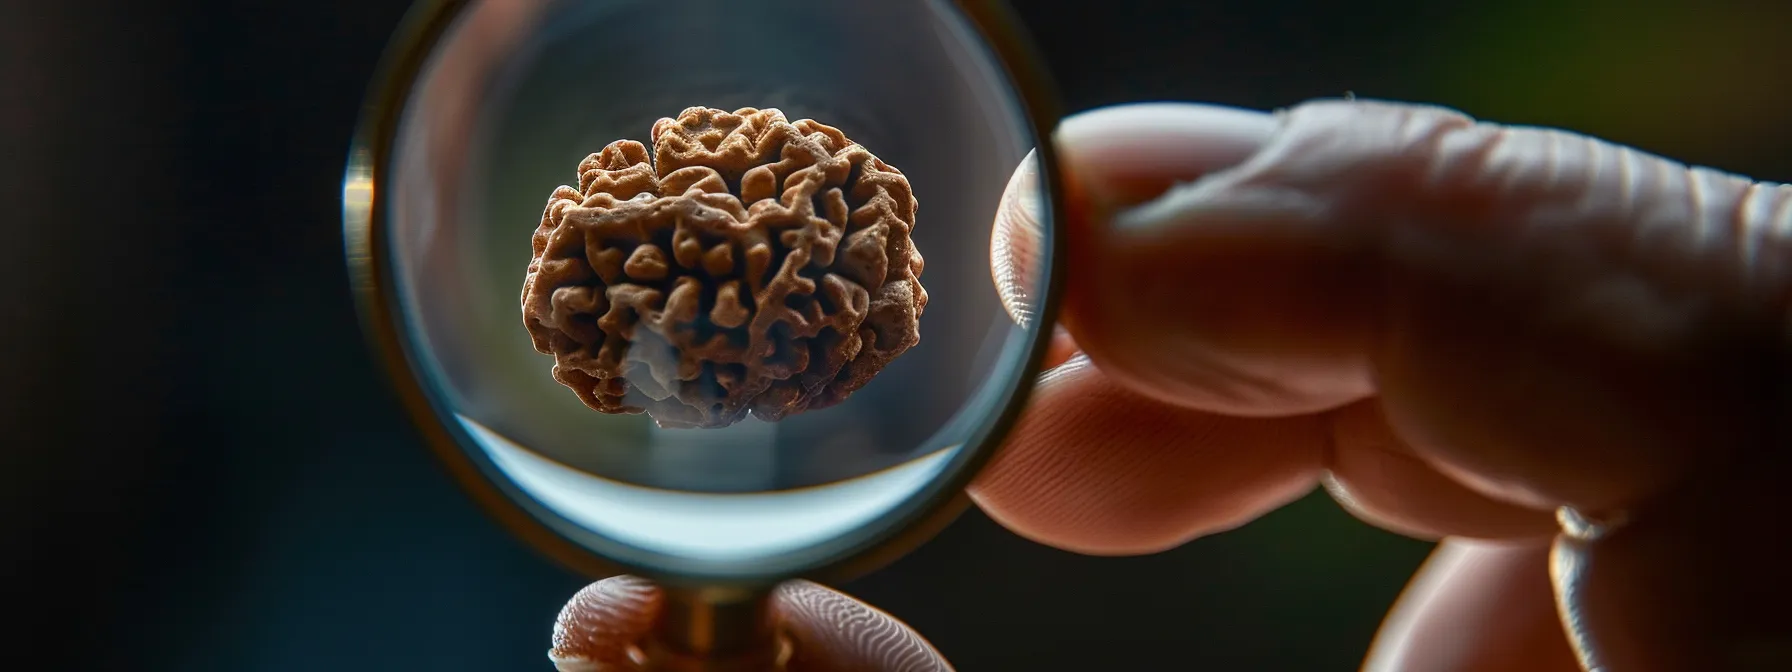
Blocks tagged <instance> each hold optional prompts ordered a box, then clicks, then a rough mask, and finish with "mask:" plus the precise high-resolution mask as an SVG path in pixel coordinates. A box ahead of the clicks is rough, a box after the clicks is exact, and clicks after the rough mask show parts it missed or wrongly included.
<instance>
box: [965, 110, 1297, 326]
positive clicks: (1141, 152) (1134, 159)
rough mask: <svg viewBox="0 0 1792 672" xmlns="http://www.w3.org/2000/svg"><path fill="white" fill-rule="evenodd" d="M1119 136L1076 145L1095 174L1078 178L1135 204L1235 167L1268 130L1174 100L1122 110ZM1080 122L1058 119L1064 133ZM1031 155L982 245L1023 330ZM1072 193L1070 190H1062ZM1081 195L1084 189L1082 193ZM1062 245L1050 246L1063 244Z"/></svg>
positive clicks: (1035, 274)
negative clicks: (1191, 119)
mask: <svg viewBox="0 0 1792 672" xmlns="http://www.w3.org/2000/svg"><path fill="white" fill-rule="evenodd" d="M1197 108H1198V109H1201V110H1203V111H1204V116H1203V120H1202V124H1201V126H1200V127H1199V128H1195V127H1192V126H1191V125H1190V124H1188V123H1186V121H1185V119H1184V117H1185V116H1186V115H1187V114H1188V111H1189V110H1190V109H1197ZM1117 109H1122V110H1124V114H1125V115H1126V118H1127V119H1126V124H1125V128H1126V129H1127V131H1129V132H1128V133H1126V134H1113V135H1108V136H1104V137H1103V139H1102V142H1100V143H1087V144H1085V145H1083V146H1079V147H1077V148H1076V151H1078V153H1079V156H1078V157H1077V158H1078V161H1079V163H1082V164H1089V165H1099V166H1102V170H1100V171H1098V172H1094V173H1090V174H1087V175H1081V177H1084V178H1085V179H1087V180H1093V181H1099V184H1098V185H1095V187H1094V188H1095V189H1096V190H1097V191H1099V192H1101V193H1103V194H1104V195H1105V197H1106V198H1107V199H1109V201H1110V202H1117V203H1128V204H1131V203H1139V202H1143V201H1146V200H1149V199H1151V198H1153V197H1155V196H1157V195H1158V194H1161V193H1163V192H1164V190H1166V189H1168V188H1170V187H1171V186H1172V185H1173V184H1175V182H1177V181H1178V180H1183V179H1188V178H1189V177H1191V176H1196V175H1200V174H1203V173H1206V172H1210V171H1214V170H1219V169H1221V168H1224V167H1227V166H1231V165H1235V164H1237V163H1238V162H1239V161H1242V160H1244V159H1245V157H1247V156H1249V155H1250V154H1251V153H1252V152H1254V151H1256V149H1257V148H1258V147H1259V146H1261V145H1262V143H1263V142H1264V140H1265V139H1266V138H1267V137H1268V135H1269V132H1270V131H1271V130H1272V129H1273V124H1272V122H1271V120H1270V118H1269V117H1268V116H1267V115H1264V114H1262V113H1259V112H1253V111H1250V110H1238V109H1231V108H1218V107H1211V106H1190V105H1181V104H1175V103H1152V104H1140V105H1129V106H1126V107H1125V108H1117ZM1083 119H1084V117H1072V118H1070V119H1068V120H1066V121H1065V124H1066V126H1068V127H1069V128H1070V129H1071V130H1070V132H1071V133H1073V134H1074V133H1075V132H1076V126H1077V125H1078V124H1081V123H1083V121H1082V120H1083ZM1042 186H1043V185H1042V183H1041V182H1040V179H1039V157H1038V155H1037V153H1035V152H1029V153H1028V154H1027V156H1026V157H1025V158H1023V159H1021V162H1020V166H1019V167H1017V168H1016V169H1015V171H1014V174H1013V175H1011V176H1009V179H1008V186H1007V188H1006V189H1004V190H1003V192H1002V200H1001V203H1000V206H999V207H998V208H997V210H996V218H995V226H994V230H993V234H992V237H991V240H990V248H989V249H990V269H991V271H992V273H993V275H994V277H995V282H996V289H997V292H998V294H999V295H1000V296H1001V298H1002V305H1003V306H1004V307H1005V308H1007V309H1008V312H1009V315H1010V316H1012V317H1014V319H1015V321H1016V322H1017V323H1020V324H1022V325H1025V324H1026V323H1027V321H1028V316H1030V315H1031V314H1032V313H1033V312H1034V311H1035V310H1037V308H1038V306H1037V302H1038V300H1039V298H1040V296H1039V293H1038V284H1039V283H1040V282H1041V281H1042V280H1044V268H1045V267H1044V264H1045V258H1044V256H1043V254H1042V249H1043V247H1044V244H1045V243H1044V226H1043V222H1044V221H1045V218H1044V217H1043V215H1042V213H1041V210H1042V208H1043V207H1044V205H1045V203H1046V199H1045V198H1044V195H1043V193H1042V191H1041V188H1042ZM1069 186H1070V187H1071V188H1073V189H1074V188H1076V186H1077V185H1074V184H1072V185H1069ZM1085 191H1086V190H1085ZM1068 242H1069V241H1058V245H1060V246H1062V245H1066V244H1068Z"/></svg>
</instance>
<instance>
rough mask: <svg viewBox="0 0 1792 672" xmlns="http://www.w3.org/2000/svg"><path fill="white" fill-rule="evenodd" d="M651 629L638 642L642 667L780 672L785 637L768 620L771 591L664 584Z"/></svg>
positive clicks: (679, 671)
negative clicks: (641, 640) (661, 599)
mask: <svg viewBox="0 0 1792 672" xmlns="http://www.w3.org/2000/svg"><path fill="white" fill-rule="evenodd" d="M664 595H665V602H664V603H663V605H664V606H663V607H662V608H661V611H660V617H659V621H658V622H656V623H655V624H654V630H653V633H652V634H651V635H650V636H649V637H648V638H647V641H645V642H643V643H642V645H641V653H642V654H643V661H642V668H643V669H644V670H645V671H646V672H780V671H782V670H783V669H784V667H785V663H786V662H787V661H788V660H789V658H790V642H789V640H787V639H786V638H784V637H783V636H782V635H781V634H780V633H779V631H778V629H777V626H776V624H775V623H774V622H773V617H772V609H771V600H772V593H771V591H770V590H769V589H767V590H745V589H735V588H695V589H680V588H674V587H667V588H665V593H664Z"/></svg>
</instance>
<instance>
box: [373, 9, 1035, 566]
mask: <svg viewBox="0 0 1792 672" xmlns="http://www.w3.org/2000/svg"><path fill="white" fill-rule="evenodd" d="M937 3H938V4H939V5H943V6H944V7H946V8H950V9H956V10H957V11H958V12H959V14H960V16H961V17H962V18H963V19H965V20H966V21H967V22H968V23H969V24H970V26H971V27H972V28H973V29H975V30H976V31H977V32H978V33H979V34H980V35H981V36H982V37H983V38H984V40H983V43H984V45H985V46H987V47H988V48H989V49H990V51H991V55H992V56H993V59H992V61H993V62H994V63H995V64H996V65H998V66H1000V67H1001V68H1002V70H1003V72H1002V73H1001V74H1002V75H1004V79H1005V80H1006V81H1007V82H1008V83H1009V84H1010V85H1011V86H1013V87H1014V91H1015V93H1016V94H1017V96H1018V98H1019V99H1020V102H1021V104H1022V106H1023V109H1022V112H1023V115H1024V116H1025V118H1026V120H1027V122H1028V123H1029V124H1030V126H1031V129H1030V130H1031V131H1032V136H1033V137H1035V138H1040V139H1048V138H1050V137H1052V133H1053V131H1055V129H1056V126H1057V121H1058V119H1059V118H1060V117H1061V112H1060V107H1059V105H1058V102H1057V95H1056V91H1055V89H1054V87H1053V86H1052V85H1051V83H1050V79H1049V77H1048V76H1047V73H1046V71H1045V70H1044V68H1043V65H1042V63H1043V61H1041V60H1040V59H1039V58H1038V57H1037V55H1036V52H1035V51H1034V49H1033V48H1032V46H1031V44H1030V43H1029V42H1028V40H1027V39H1026V38H1025V37H1024V35H1023V33H1022V31H1021V29H1020V24H1019V22H1018V20H1017V19H1016V18H1015V17H1014V16H1013V14H1012V13H1011V10H1010V9H1009V8H1008V7H1007V5H1006V4H1005V3H1004V2H1000V1H999V0H937ZM469 4H471V1H470V0H420V2H419V3H418V4H417V5H415V6H413V8H412V9H411V10H410V12H409V13H408V14H407V16H406V18H405V20H404V23H403V24H401V26H400V28H399V29H398V31H396V34H395V35H394V37H393V39H392V41H391V44H390V46H389V47H388V49H387V53H386V54H385V55H384V57H383V58H382V60H381V65H380V67H379V69H378V71H377V72H376V74H375V77H374V79H373V84H372V86H371V89H370V92H369V94H368V96H367V98H366V100H367V101H368V102H367V104H366V106H365V107H364V109H363V113H362V117H361V120H360V122H359V125H358V127H357V130H356V134H355V137H354V139H353V140H352V142H351V145H350V151H349V160H348V164H347V167H346V170H345V173H344V179H343V229H344V241H345V256H346V261H347V267H348V272H349V274H350V279H351V286H352V290H353V293H354V295H355V300H356V303H357V306H358V308H359V311H360V316H361V321H362V328H363V331H364V333H365V334H366V336H367V337H368V338H369V340H370V341H372V350H373V352H374V354H375V356H376V357H377V359H378V360H379V361H380V362H381V364H382V368H384V369H385V372H386V375H387V377H388V379H389V380H390V381H391V382H392V384H393V386H394V390H395V392H396V393H397V395H398V397H399V398H400V400H401V402H402V403H403V405H404V407H405V409H406V411H407V413H408V414H409V415H410V417H411V419H412V421H413V422H412V424H413V425H414V426H416V427H417V428H418V430H419V432H420V434H422V437H423V439H424V440H425V442H426V444H427V445H428V446H429V447H430V449H431V450H432V451H433V452H434V453H435V454H436V456H437V458H438V460H439V462H440V463H441V464H443V465H444V467H445V468H447V470H448V471H449V473H450V475H451V476H452V477H453V478H454V479H455V480H456V481H457V482H458V483H459V484H460V486H461V487H462V488H463V489H464V490H465V491H466V492H468V494H469V495H471V496H472V497H473V498H474V499H475V501H476V502H478V504H479V505H480V506H481V507H482V508H484V509H485V510H486V511H487V512H488V514H490V515H492V516H493V517H494V518H495V519H496V520H497V521H498V522H499V523H500V524H501V525H503V526H504V527H505V528H507V529H508V530H510V531H511V532H512V533H513V534H515V535H517V537H518V538H520V539H522V540H523V541H524V542H525V543H527V544H529V545H530V546H532V547H534V548H535V549H536V550H538V551H539V552H542V553H543V554H545V555H547V556H548V557H549V558H551V559H553V560H554V561H556V562H558V563H559V564H561V565H563V566H565V567H567V568H569V569H572V570H574V571H576V572H579V573H581V574H584V575H586V576H590V577H593V578H596V577H603V576H611V575H615V574H620V573H632V574H637V575H642V576H646V577H649V578H652V579H655V580H658V581H661V582H662V583H665V584H667V585H669V586H680V585H697V584H701V585H706V586H715V585H718V584H727V585H743V586H763V585H765V584H768V583H772V582H776V581H781V580H784V579H788V578H792V577H804V578H810V579H813V580H817V581H821V582H835V581H843V580H846V579H849V578H852V577H855V576H859V575H862V574H864V573H866V572H869V571H871V570H873V569H876V568H878V567H880V566H883V565H885V564H888V563H889V562H891V561H894V560H895V559H896V558H898V557H901V556H902V555H904V554H906V553H907V552H909V551H911V550H913V549H914V548H915V547H917V546H919V545H920V544H921V543H922V542H924V541H925V540H927V539H929V538H931V537H932V536H934V535H935V534H937V533H938V532H939V531H940V530H941V529H943V528H944V527H945V526H946V525H947V524H949V523H950V522H951V521H952V520H954V519H956V518H957V516H958V515H959V514H961V513H962V512H963V511H964V510H965V508H966V507H968V506H969V503H970V502H969V498H968V496H967V495H966V494H965V493H964V489H965V487H966V486H967V485H969V483H970V481H971V479H973V478H975V477H976V475H977V474H978V473H979V472H980V471H981V469H982V467H983V465H984V464H985V463H986V462H987V461H988V460H989V458H990V457H992V456H993V453H994V452H995V450H996V448H997V447H998V445H999V443H1000V440H1001V439H1002V437H1004V436H1006V435H1007V433H1008V432H1009V430H1010V429H1011V428H1012V427H1013V425H1014V422H1015V421H1016V419H1017V418H1018V416H1019V414H1020V412H1021V410H1022V409H1023V408H1024V407H1025V404H1026V401H1027V399H1028V397H1029V396H1030V395H1031V392H1032V389H1033V385H1034V382H1035V380H1036V378H1037V374H1038V372H1039V369H1040V364H1041V362H1042V360H1043V358H1044V355H1045V352H1046V349H1047V346H1048V344H1049V342H1050V339H1051V333H1052V330H1051V329H1050V327H1049V325H1051V324H1054V323H1055V321H1056V317H1057V314H1058V304H1059V294H1060V286H1061V284H1062V276H1063V271H1062V266H1063V259H1062V256H1063V255H1062V254H1060V253H1059V252H1058V246H1059V245H1060V244H1061V243H1060V241H1061V240H1062V235H1063V233H1062V231H1063V224H1062V221H1061V213H1062V212H1063V211H1064V203H1063V195H1062V189H1063V185H1062V183H1061V179H1060V176H1059V173H1058V171H1057V165H1058V164H1057V156H1056V152H1055V151H1054V149H1053V147H1052V146H1051V143H1050V142H1042V143H1040V144H1039V146H1037V147H1036V148H1035V149H1034V152H1035V156H1036V158H1037V160H1038V161H1039V166H1040V175H1041V179H1043V180H1045V181H1046V185H1045V186H1046V189H1045V191H1046V193H1047V194H1048V196H1049V199H1050V202H1049V203H1047V206H1048V209H1047V212H1046V213H1045V216H1044V217H1043V219H1044V220H1045V221H1043V222H1042V223H1041V224H1042V225H1043V226H1044V228H1045V229H1046V231H1047V235H1046V236H1045V240H1046V246H1047V250H1046V252H1047V253H1046V255H1044V258H1045V259H1046V260H1047V262H1046V265H1047V268H1046V277H1045V279H1044V283H1045V286H1044V287H1043V289H1044V291H1043V292H1042V294H1043V296H1044V301H1043V302H1042V305H1040V306H1039V308H1038V310H1039V312H1038V316H1039V325H1040V326H1039V327H1038V328H1035V329H1032V330H1031V332H1030V333H1027V340H1028V341H1029V342H1028V343H1027V347H1026V350H1025V352H1024V355H1023V356H1024V358H1025V363H1024V365H1023V367H1022V369H1021V372H1020V375H1017V376H1015V377H1014V380H1013V381H1012V382H1011V383H1009V385H1008V389H1006V390H1002V391H1001V392H1000V394H1001V396H1004V397H1007V400H1006V401H1005V402H1004V403H1003V404H1002V409H1003V410H1002V412H1001V414H1000V415H999V416H998V417H997V418H996V419H995V421H994V422H992V423H989V424H987V425H985V426H984V427H983V428H982V430H981V431H979V432H977V433H975V434H974V435H973V436H971V437H969V439H968V440H967V441H966V442H965V443H964V444H963V447H962V448H961V449H959V450H957V451H955V452H956V454H955V455H954V456H953V459H952V460H951V463H950V464H946V465H943V466H942V469H943V470H944V471H946V472H947V477H946V478H944V479H939V480H936V481H935V482H934V483H932V484H931V486H930V487H927V488H924V489H922V490H921V491H919V492H916V493H914V494H912V495H911V496H909V498H908V499H907V500H906V501H904V502H903V503H901V504H899V505H897V506H895V507H892V508H891V509H890V510H889V511H888V512H886V513H885V514H884V515H882V516H880V517H878V518H877V519H876V520H875V521H873V522H872V523H871V524H870V525H868V526H867V533H866V534H862V535H857V536H856V537H854V536H848V537H846V538H842V539H837V540H834V542H835V543H828V544H821V545H817V546H811V547H809V548H806V549H801V550H796V551H792V552H790V553H787V554H783V555H780V556H774V557H770V558H765V559H762V561H760V562H757V563H751V564H750V565H738V564H737V565H732V566H730V565H726V564H717V563H692V562H689V561H677V559H675V558H667V557H665V556H663V555H661V554H646V553H641V552H639V551H640V549H632V548H628V547H624V546H622V545H620V544H616V543H613V542H610V541H609V540H605V539H602V538H600V537H598V536H597V535H596V534H594V533H591V532H590V531H589V530H583V529H578V528H577V527H576V525H574V524H573V523H571V522H570V521H568V520H566V519H565V518H563V517H562V516H560V515H559V514H556V513H554V512H552V511H548V510H547V509H546V508H545V507H543V506H541V505H539V504H538V503H535V502H534V501H533V498H531V497H528V496H526V495H525V494H524V493H522V492H519V491H517V490H516V488H515V486H514V484H510V483H507V482H504V476H503V474H502V472H501V471H499V470H498V468H497V466H496V465H495V464H492V463H490V461H489V460H480V459H477V458H475V457H474V455H475V454H476V453H478V452H479V451H475V450H472V449H471V447H472V446H476V445H478V444H477V443H476V442H475V440H474V437H472V436H471V435H470V434H468V432H467V429H466V428H464V427H462V426H460V423H458V422H450V421H449V419H450V418H453V417H454V412H453V410H452V409H450V408H447V407H445V406H444V405H443V403H442V400H441V399H439V398H437V395H435V394H433V393H432V392H431V391H430V390H429V388H428V386H427V384H426V383H425V381H423V380H422V379H420V378H419V376H418V371H419V369H418V368H417V366H416V362H415V361H414V353H412V352H411V350H410V347H409V346H408V344H407V340H406V339H405V338H404V334H403V331H402V329H403V323H404V319H403V316H402V312H401V311H399V310H398V309H397V297H396V295H395V292H394V287H393V285H392V280H391V275H392V269H391V266H392V260H391V259H390V257H389V253H390V244H389V241H388V240H387V232H386V230H385V227H384V223H385V217H386V212H385V202H384V200H383V198H384V194H383V192H384V191H385V189H386V187H387V186H388V180H389V173H390V168H389V162H390V159H391V156H392V151H393V147H394V144H395V141H396V133H397V128H398V125H399V119H400V117H401V115H402V114H403V111H404V108H405V105H406V104H407V102H408V101H409V98H410V94H411V91H412V89H413V87H414V85H415V83H416V78H417V76H418V75H419V74H420V73H421V71H422V69H423V66H424V64H425V63H426V62H427V60H428V58H429V56H430V54H431V53H432V50H433V48H434V47H435V45H436V44H437V42H438V41H439V40H440V39H441V38H442V37H443V36H445V35H446V34H447V33H448V31H449V29H450V28H451V27H452V26H453V25H454V23H455V21H456V20H457V19H458V18H459V17H460V15H461V13H462V11H463V10H465V9H466V7H467V6H468V5H469ZM656 556H657V557H656ZM669 559H670V560H673V562H666V560H669Z"/></svg>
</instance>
